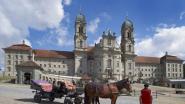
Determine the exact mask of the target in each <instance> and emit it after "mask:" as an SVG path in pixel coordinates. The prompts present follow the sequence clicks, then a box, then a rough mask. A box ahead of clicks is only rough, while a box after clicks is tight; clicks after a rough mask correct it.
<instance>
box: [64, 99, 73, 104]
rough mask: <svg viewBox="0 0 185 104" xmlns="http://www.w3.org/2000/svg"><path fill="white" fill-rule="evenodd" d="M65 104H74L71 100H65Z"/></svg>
mask: <svg viewBox="0 0 185 104" xmlns="http://www.w3.org/2000/svg"><path fill="white" fill-rule="evenodd" d="M64 104H73V102H72V101H71V100H70V99H65V100H64Z"/></svg>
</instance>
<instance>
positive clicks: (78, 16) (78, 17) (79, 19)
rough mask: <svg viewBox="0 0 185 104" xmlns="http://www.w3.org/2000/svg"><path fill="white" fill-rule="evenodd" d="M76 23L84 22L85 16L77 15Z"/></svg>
mask: <svg viewBox="0 0 185 104" xmlns="http://www.w3.org/2000/svg"><path fill="white" fill-rule="evenodd" d="M76 21H77V22H85V21H86V20H85V16H84V15H83V14H82V13H79V14H78V15H77V16H76Z"/></svg>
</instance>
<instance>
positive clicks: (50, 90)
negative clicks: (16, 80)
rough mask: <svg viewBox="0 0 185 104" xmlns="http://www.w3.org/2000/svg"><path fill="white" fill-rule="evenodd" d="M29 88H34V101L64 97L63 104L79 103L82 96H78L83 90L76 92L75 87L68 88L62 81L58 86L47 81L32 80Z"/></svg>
mask: <svg viewBox="0 0 185 104" xmlns="http://www.w3.org/2000/svg"><path fill="white" fill-rule="evenodd" d="M31 89H34V90H35V91H33V92H35V95H34V101H35V102H37V103H40V102H41V100H42V99H49V101H54V99H55V98H62V97H65V99H64V104H73V103H74V104H81V103H82V97H81V96H80V95H81V94H82V93H83V92H78V91H77V90H76V88H75V89H73V88H72V89H68V88H67V87H66V84H65V83H64V82H61V83H60V85H59V86H55V85H53V84H50V83H48V82H47V81H41V80H32V81H31Z"/></svg>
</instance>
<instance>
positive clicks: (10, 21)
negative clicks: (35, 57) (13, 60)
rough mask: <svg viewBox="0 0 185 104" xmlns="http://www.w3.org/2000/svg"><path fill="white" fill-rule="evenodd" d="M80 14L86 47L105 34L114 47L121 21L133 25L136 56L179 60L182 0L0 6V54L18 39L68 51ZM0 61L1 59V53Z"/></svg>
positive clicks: (27, 1)
mask: <svg viewBox="0 0 185 104" xmlns="http://www.w3.org/2000/svg"><path fill="white" fill-rule="evenodd" d="M80 8H81V11H82V13H83V14H84V15H85V16H86V21H87V35H88V44H89V45H92V44H94V42H97V40H98V38H100V36H101V34H102V32H103V31H105V30H107V29H111V30H112V31H113V32H115V33H116V36H117V38H118V43H119V42H120V29H121V25H122V23H123V22H124V20H125V17H126V15H128V18H129V19H130V20H131V21H133V23H134V29H135V30H134V34H135V40H136V43H135V50H136V53H137V54H138V55H144V56H156V57H160V56H162V55H164V53H165V51H168V52H169V53H170V54H172V55H177V56H178V57H181V58H183V59H185V49H182V48H181V47H183V45H184V44H185V1H184V0H54V1H53V0H12V1H11V2H10V1H7V0H1V1H0V22H1V24H0V36H1V37H4V38H1V39H0V41H1V43H0V48H3V47H7V46H9V45H12V44H15V43H21V41H22V40H23V39H24V40H26V42H27V44H29V45H31V46H32V47H33V48H34V49H51V50H69V51H72V50H73V49H74V48H73V36H74V21H75V18H76V15H77V14H78V13H79V11H80ZM0 56H1V57H3V56H4V53H3V51H2V50H1V51H0ZM3 63H4V62H3V58H2V59H1V61H0V66H1V67H2V66H3Z"/></svg>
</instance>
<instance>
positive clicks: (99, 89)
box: [84, 79, 132, 104]
mask: <svg viewBox="0 0 185 104" xmlns="http://www.w3.org/2000/svg"><path fill="white" fill-rule="evenodd" d="M123 88H125V89H127V91H129V92H131V91H132V88H131V85H130V83H129V80H128V79H123V80H120V81H118V82H115V83H109V84H98V83H94V82H91V83H88V84H86V86H85V99H84V102H85V104H91V102H93V104H94V101H93V100H94V99H96V100H99V97H101V98H110V99H111V104H115V103H116V100H117V97H118V94H119V92H120V90H122V89H123Z"/></svg>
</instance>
